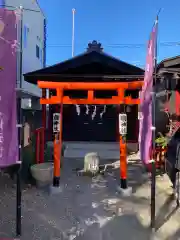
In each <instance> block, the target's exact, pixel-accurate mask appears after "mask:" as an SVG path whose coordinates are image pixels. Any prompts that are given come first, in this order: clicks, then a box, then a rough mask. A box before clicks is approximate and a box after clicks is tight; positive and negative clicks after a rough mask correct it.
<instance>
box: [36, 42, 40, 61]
mask: <svg viewBox="0 0 180 240" xmlns="http://www.w3.org/2000/svg"><path fill="white" fill-rule="evenodd" d="M36 57H37V58H40V48H39V46H38V45H36Z"/></svg>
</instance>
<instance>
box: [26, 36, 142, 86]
mask: <svg viewBox="0 0 180 240" xmlns="http://www.w3.org/2000/svg"><path fill="white" fill-rule="evenodd" d="M94 42H95V43H94ZM91 45H92V46H91ZM88 47H89V48H88V49H87V51H86V52H85V53H83V54H80V55H78V56H75V57H73V58H71V59H68V60H66V61H63V62H60V63H58V64H55V65H52V66H48V67H45V68H43V69H40V70H37V71H33V72H29V73H26V74H24V78H25V81H27V82H29V83H33V84H37V81H38V80H43V81H59V82H62V81H67V82H71V81H77V80H78V81H81V80H82V81H85V79H88V78H89V79H91V81H92V78H94V79H96V81H97V78H98V79H101V81H102V80H103V79H107V78H109V79H111V80H112V79H114V80H117V78H118V76H119V77H120V76H122V75H124V76H125V77H124V78H125V79H126V78H128V77H127V76H131V78H132V79H133V76H134V80H137V79H138V78H142V77H143V76H144V70H143V69H141V68H139V67H137V66H134V65H132V64H129V63H127V62H124V61H122V60H120V59H117V58H115V57H113V56H111V55H108V54H107V53H104V52H103V51H102V48H101V44H98V43H97V42H96V41H93V42H92V43H91V44H89V45H88ZM121 78H122V77H121ZM106 81H107V80H106ZM121 81H122V80H121Z"/></svg>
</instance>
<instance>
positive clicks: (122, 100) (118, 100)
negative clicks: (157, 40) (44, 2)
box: [38, 80, 143, 189]
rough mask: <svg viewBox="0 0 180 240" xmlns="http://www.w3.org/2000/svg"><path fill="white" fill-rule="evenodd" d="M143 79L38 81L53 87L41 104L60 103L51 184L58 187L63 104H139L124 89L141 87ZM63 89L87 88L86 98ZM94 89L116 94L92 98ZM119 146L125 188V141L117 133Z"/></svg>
mask: <svg viewBox="0 0 180 240" xmlns="http://www.w3.org/2000/svg"><path fill="white" fill-rule="evenodd" d="M142 85H143V81H139V80H136V81H132V82H106V83H102V82H50V81H49V82H46V81H38V87H39V88H41V89H54V90H56V96H51V97H50V98H41V99H40V103H41V104H60V106H61V108H60V133H59V141H58V142H57V141H56V139H55V142H54V180H53V185H54V186H55V187H59V183H60V162H61V149H62V134H63V133H62V123H63V104H78V105H81V104H83V105H85V104H86V105H88V104H95V105H115V104H118V105H119V104H126V105H132V104H140V99H139V98H138V99H132V98H131V97H130V96H127V97H125V96H124V92H125V90H127V89H129V90H132V89H141V88H142ZM64 90H87V92H88V96H87V98H86V99H71V98H70V97H69V96H64ZM95 90H116V91H117V93H118V94H117V96H112V97H111V98H109V99H104V98H101V99H100V98H94V91H95ZM119 148H120V180H121V188H122V189H126V188H127V155H126V141H125V139H124V137H123V136H121V135H119Z"/></svg>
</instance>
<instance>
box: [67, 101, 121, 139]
mask: <svg viewBox="0 0 180 240" xmlns="http://www.w3.org/2000/svg"><path fill="white" fill-rule="evenodd" d="M79 109H80V114H79V115H78V113H77V106H74V105H68V106H67V105H66V106H64V109H63V110H64V113H63V117H64V121H63V140H64V141H88V142H97V141H98V142H115V141H116V135H117V120H118V119H117V111H116V108H115V107H114V106H106V107H104V106H94V105H93V106H92V105H88V106H84V105H81V106H79ZM87 111H89V112H88V113H87Z"/></svg>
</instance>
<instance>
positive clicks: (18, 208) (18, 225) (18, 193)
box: [16, 6, 23, 237]
mask: <svg viewBox="0 0 180 240" xmlns="http://www.w3.org/2000/svg"><path fill="white" fill-rule="evenodd" d="M19 10H20V20H19V25H20V31H19V33H20V51H19V87H20V89H21V88H22V44H23V43H22V41H23V7H22V6H20V7H19ZM17 108H18V109H17V110H18V142H19V170H18V171H17V177H16V236H17V237H19V236H21V225H22V224H21V201H22V189H21V164H22V129H23V126H22V108H21V96H19V97H18V98H17Z"/></svg>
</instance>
